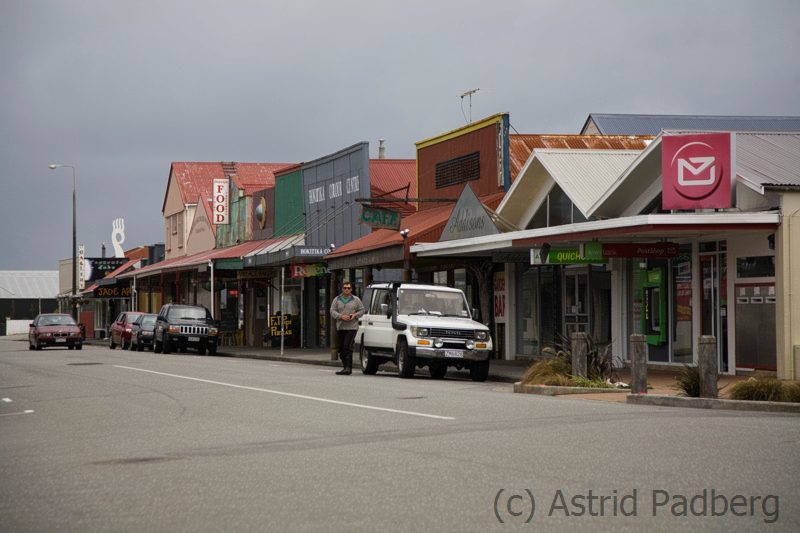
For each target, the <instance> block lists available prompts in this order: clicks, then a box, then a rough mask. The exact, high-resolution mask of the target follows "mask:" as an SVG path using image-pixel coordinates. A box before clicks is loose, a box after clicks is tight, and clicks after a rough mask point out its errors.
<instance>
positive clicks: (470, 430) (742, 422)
mask: <svg viewBox="0 0 800 533" xmlns="http://www.w3.org/2000/svg"><path fill="white" fill-rule="evenodd" d="M334 371H335V369H333V368H322V367H318V366H313V365H302V364H292V363H277V362H268V361H257V360H251V359H233V358H223V357H210V356H205V357H198V356H194V355H190V354H171V355H158V354H152V353H150V352H144V353H138V352H128V351H124V352H123V351H120V350H114V351H112V350H109V349H108V348H104V347H102V348H101V347H93V346H87V347H85V348H84V350H82V351H68V350H66V349H53V350H44V351H41V352H36V351H28V350H27V345H26V344H25V343H24V342H18V341H16V342H15V341H5V340H0V397H1V398H2V401H0V471H1V472H2V475H0V529H2V531H81V532H86V531H170V532H174V531H190V532H198V531H326V532H327V531H381V532H393V531H409V532H419V531H506V530H508V531H512V530H513V531H518V530H534V529H536V530H539V531H576V530H587V531H676V530H677V531H697V530H701V529H702V530H706V531H743V530H748V531H753V530H765V531H767V530H768V531H799V530H800V503H799V502H798V494H800V490H798V489H799V488H800V487H799V485H800V482H799V481H798V480H800V460H799V459H798V449H800V447H799V446H798V444H800V417H797V416H795V415H781V414H764V413H753V414H749V413H740V412H737V413H734V412H720V411H705V410H693V409H675V408H657V407H644V406H629V405H625V404H613V403H606V402H593V401H586V400H570V399H564V398H548V397H539V396H532V395H523V394H512V393H511V392H510V391H511V385H509V384H497V383H473V382H471V381H466V380H454V379H445V380H442V381H437V380H433V379H430V378H427V377H424V378H417V379H413V380H402V379H400V378H398V377H396V376H395V375H394V374H389V373H380V374H378V375H377V376H363V375H361V373H360V372H356V373H355V374H353V375H352V376H350V377H340V376H336V375H335V374H334ZM684 499H685V500H684ZM684 502H685V504H684ZM743 502H744V503H743ZM532 503H533V504H535V505H532ZM723 504H724V508H723ZM532 510H533V513H531V511H532ZM714 514H716V515H718V516H713V515H714ZM684 515H685V516H684Z"/></svg>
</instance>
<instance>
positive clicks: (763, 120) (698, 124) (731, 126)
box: [584, 113, 800, 135]
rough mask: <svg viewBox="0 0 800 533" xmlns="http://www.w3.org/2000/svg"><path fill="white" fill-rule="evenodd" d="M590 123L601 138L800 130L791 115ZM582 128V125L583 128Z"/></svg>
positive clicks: (600, 118) (599, 119)
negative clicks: (685, 132) (676, 132)
mask: <svg viewBox="0 0 800 533" xmlns="http://www.w3.org/2000/svg"><path fill="white" fill-rule="evenodd" d="M589 121H592V122H594V124H595V125H596V126H597V129H598V131H599V132H600V133H602V134H605V135H658V134H659V133H660V132H661V130H672V129H678V130H716V131H781V132H786V131H800V117H791V116H777V117H765V116H713V115H628V114H614V113H592V114H590V115H589V118H588V119H587V120H586V123H587V124H588V123H589ZM585 128H586V126H585V125H584V129H585Z"/></svg>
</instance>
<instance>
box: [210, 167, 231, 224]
mask: <svg viewBox="0 0 800 533" xmlns="http://www.w3.org/2000/svg"><path fill="white" fill-rule="evenodd" d="M213 187H214V188H213V191H214V192H213V196H214V200H213V204H212V210H213V217H214V224H216V225H217V226H220V225H225V224H229V223H230V212H229V207H228V192H229V191H230V186H229V183H228V179H227V178H222V179H215V180H214V184H213Z"/></svg>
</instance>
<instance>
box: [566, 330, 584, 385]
mask: <svg viewBox="0 0 800 533" xmlns="http://www.w3.org/2000/svg"><path fill="white" fill-rule="evenodd" d="M587 336H588V335H587V334H586V333H584V332H582V331H573V332H572V334H571V335H570V338H569V340H570V351H571V352H572V375H573V376H575V377H581V378H585V377H587V376H586V354H587V352H588V351H589V340H588V339H587Z"/></svg>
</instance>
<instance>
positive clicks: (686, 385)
mask: <svg viewBox="0 0 800 533" xmlns="http://www.w3.org/2000/svg"><path fill="white" fill-rule="evenodd" d="M675 389H677V390H678V391H679V392H680V395H681V396H688V397H690V398H699V397H700V370H699V369H698V368H697V367H696V366H688V365H684V366H683V368H682V369H681V371H680V372H678V375H677V376H675Z"/></svg>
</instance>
